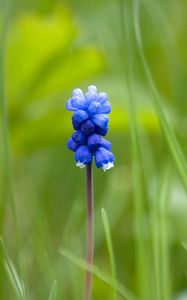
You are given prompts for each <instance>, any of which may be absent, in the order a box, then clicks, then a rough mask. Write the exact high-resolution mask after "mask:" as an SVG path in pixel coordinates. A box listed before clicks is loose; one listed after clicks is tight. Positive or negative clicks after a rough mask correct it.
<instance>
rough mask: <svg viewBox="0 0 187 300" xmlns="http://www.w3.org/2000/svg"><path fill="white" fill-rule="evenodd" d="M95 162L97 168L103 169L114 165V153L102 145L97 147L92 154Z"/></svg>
mask: <svg viewBox="0 0 187 300" xmlns="http://www.w3.org/2000/svg"><path fill="white" fill-rule="evenodd" d="M94 157H95V163H96V166H97V167H98V168H102V169H103V170H104V171H106V170H109V169H111V168H112V167H114V161H115V158H114V155H113V153H112V152H110V151H108V150H106V149H105V148H103V147H100V148H98V149H97V150H96V151H95V154H94Z"/></svg>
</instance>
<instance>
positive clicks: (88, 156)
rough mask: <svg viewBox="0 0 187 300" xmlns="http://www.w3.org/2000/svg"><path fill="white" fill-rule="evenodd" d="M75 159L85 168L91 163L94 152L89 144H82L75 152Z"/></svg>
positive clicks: (78, 164) (79, 165)
mask: <svg viewBox="0 0 187 300" xmlns="http://www.w3.org/2000/svg"><path fill="white" fill-rule="evenodd" d="M74 157H75V160H76V162H77V164H76V165H77V166H78V167H80V168H83V167H84V166H85V165H87V164H89V163H91V161H92V153H91V152H90V150H89V148H88V147H87V146H85V145H84V146H80V147H79V148H78V149H77V150H76V152H75V156H74Z"/></svg>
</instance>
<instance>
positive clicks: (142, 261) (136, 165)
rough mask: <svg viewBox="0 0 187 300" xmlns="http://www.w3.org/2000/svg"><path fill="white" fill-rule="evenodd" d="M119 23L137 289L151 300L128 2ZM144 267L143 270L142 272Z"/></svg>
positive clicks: (122, 1) (120, 6)
mask: <svg viewBox="0 0 187 300" xmlns="http://www.w3.org/2000/svg"><path fill="white" fill-rule="evenodd" d="M119 9H120V19H121V30H122V38H123V39H125V40H126V45H127V54H128V63H127V62H126V58H125V57H124V54H123V53H121V56H122V59H123V65H124V74H125V75H126V81H127V86H128V97H127V105H128V114H129V127H130V137H131V141H132V182H133V183H132V184H133V186H135V187H136V188H135V189H133V202H134V208H133V209H134V231H135V251H136V257H137V261H136V266H137V267H136V285H137V288H138V293H139V294H140V296H141V298H142V299H150V295H149V290H150V289H149V288H148V287H149V285H150V283H149V281H150V277H149V276H148V275H147V274H149V263H148V259H147V258H148V255H149V254H148V252H149V249H148V248H147V247H146V242H145V239H144V236H145V222H144V214H145V200H144V199H146V197H145V195H144V188H145V182H144V176H145V174H144V173H143V169H144V168H143V161H142V156H141V146H140V133H139V130H138V123H137V115H136V107H135V102H134V97H135V95H134V74H133V71H134V69H133V68H134V66H133V53H132V49H134V44H133V41H132V36H133V34H132V19H131V18H130V13H131V7H130V5H129V2H128V1H124V0H120V1H119ZM142 265H143V266H144V268H142Z"/></svg>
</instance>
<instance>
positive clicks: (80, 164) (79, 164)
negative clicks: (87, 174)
mask: <svg viewBox="0 0 187 300" xmlns="http://www.w3.org/2000/svg"><path fill="white" fill-rule="evenodd" d="M76 166H77V167H79V168H81V169H83V168H84V167H85V164H84V163H82V162H80V161H78V162H77V163H76Z"/></svg>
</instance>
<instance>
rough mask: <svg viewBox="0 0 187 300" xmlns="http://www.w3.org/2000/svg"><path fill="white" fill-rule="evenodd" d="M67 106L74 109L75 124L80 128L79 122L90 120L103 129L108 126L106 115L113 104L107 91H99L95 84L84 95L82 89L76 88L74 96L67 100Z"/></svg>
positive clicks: (68, 108)
mask: <svg viewBox="0 0 187 300" xmlns="http://www.w3.org/2000/svg"><path fill="white" fill-rule="evenodd" d="M66 108H67V110H69V111H73V112H74V115H73V125H74V128H75V129H78V127H79V124H81V123H82V122H84V121H86V120H88V119H89V120H90V121H92V122H93V124H95V125H96V126H98V127H100V128H101V129H105V128H107V126H108V120H109V118H108V117H107V116H106V115H105V114H108V113H110V112H111V105H110V103H109V101H108V97H107V94H106V93H103V92H101V93H98V92H97V88H96V87H95V86H94V85H91V86H89V87H88V92H87V93H86V94H85V95H84V94H83V92H82V90H81V89H75V90H73V93H72V98H71V99H69V100H68V101H67V102H66Z"/></svg>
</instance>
